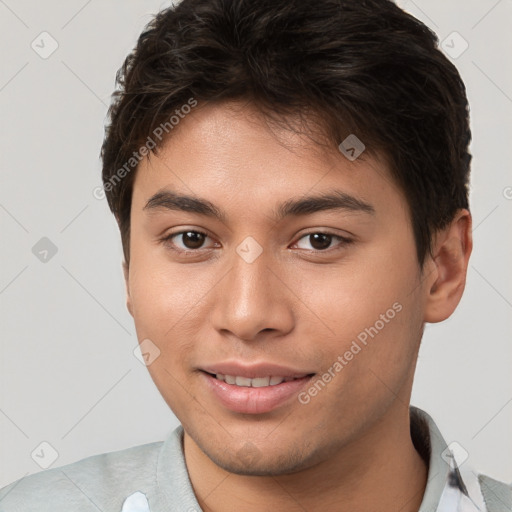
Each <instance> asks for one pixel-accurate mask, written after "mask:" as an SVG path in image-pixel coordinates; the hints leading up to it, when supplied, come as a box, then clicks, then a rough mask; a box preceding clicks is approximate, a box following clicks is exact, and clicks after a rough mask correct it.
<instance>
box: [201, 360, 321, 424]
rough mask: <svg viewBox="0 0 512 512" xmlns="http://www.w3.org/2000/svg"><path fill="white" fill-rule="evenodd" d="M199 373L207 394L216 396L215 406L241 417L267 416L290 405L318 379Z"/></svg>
mask: <svg viewBox="0 0 512 512" xmlns="http://www.w3.org/2000/svg"><path fill="white" fill-rule="evenodd" d="M199 373H200V375H201V377H202V382H203V383H204V384H205V387H206V391H207V393H209V394H211V395H212V396H213V398H214V399H215V402H217V403H218V404H219V405H220V406H221V407H222V408H224V409H228V410H229V411H231V412H235V413H240V414H264V413H268V412H271V411H273V410H275V409H278V408H282V407H284V406H287V405H290V404H291V403H293V398H296V397H297V396H298V394H299V393H300V391H301V390H302V389H303V388H304V387H305V386H307V385H308V383H309V381H310V380H311V378H312V377H313V376H314V375H315V374H314V373H302V374H294V375H278V374H275V375H255V376H253V377H247V376H245V375H231V374H226V373H212V372H210V371H205V370H201V371H200V372H199ZM295 401H296V400H295ZM296 402H297V401H296ZM297 403H298V402H297Z"/></svg>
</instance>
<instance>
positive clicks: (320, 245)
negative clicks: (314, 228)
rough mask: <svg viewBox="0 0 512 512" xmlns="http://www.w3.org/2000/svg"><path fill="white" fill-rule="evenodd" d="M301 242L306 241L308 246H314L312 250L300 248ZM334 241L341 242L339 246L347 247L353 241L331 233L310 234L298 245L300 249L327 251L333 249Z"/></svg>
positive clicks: (302, 238)
mask: <svg viewBox="0 0 512 512" xmlns="http://www.w3.org/2000/svg"><path fill="white" fill-rule="evenodd" d="M301 240H305V241H306V243H307V244H308V243H309V244H310V245H311V246H312V249H311V248H310V247H300V245H299V244H300V242H301ZM333 240H338V241H339V242H340V243H339V244H338V245H339V246H343V245H347V244H349V243H351V242H352V240H350V239H349V238H345V237H343V236H339V235H333V234H331V233H308V234H307V235H304V236H303V237H301V238H300V239H299V241H298V242H297V244H296V245H297V246H298V247H299V249H307V250H314V251H325V250H326V249H330V248H331V243H332V242H333Z"/></svg>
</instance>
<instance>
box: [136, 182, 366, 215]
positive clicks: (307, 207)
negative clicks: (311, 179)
mask: <svg viewBox="0 0 512 512" xmlns="http://www.w3.org/2000/svg"><path fill="white" fill-rule="evenodd" d="M143 210H147V211H149V212H151V211H158V210H175V211H183V212H191V213H197V214H199V215H205V216H207V217H213V218H216V219H218V220H220V221H222V222H226V219H227V216H226V214H225V213H224V212H222V211H221V210H220V209H219V208H217V207H216V206H215V205H214V204H213V203H211V202H210V201H208V200H206V199H200V198H198V197H194V196H187V195H181V194H177V193H175V192H172V191H170V190H161V191H159V192H157V193H156V194H154V195H153V196H151V198H150V199H149V200H148V202H147V203H146V205H145V206H144V208H143ZM327 210H345V211H348V212H354V213H366V214H370V215H375V208H374V207H373V206H372V205H371V204H369V203H366V202H364V201H362V200H361V199H358V198H356V197H354V196H351V195H349V194H347V193H346V192H342V191H341V190H332V191H330V192H328V193H324V194H321V195H316V196H308V197H303V198H299V199H288V200H287V201H285V202H284V203H281V204H280V205H279V206H278V207H277V209H276V210H274V212H273V213H274V217H275V219H276V220H277V221H280V220H282V219H284V218H285V217H290V216H293V217H296V216H300V215H311V214H313V213H316V212H321V211H327Z"/></svg>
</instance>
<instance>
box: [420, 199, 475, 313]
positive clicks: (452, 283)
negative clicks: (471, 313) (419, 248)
mask: <svg viewBox="0 0 512 512" xmlns="http://www.w3.org/2000/svg"><path fill="white" fill-rule="evenodd" d="M471 224H472V219H471V214H470V213H469V211H468V210H466V209H462V210H459V211H458V212H457V214H456V215H455V217H454V219H453V220H452V222H451V223H450V224H449V226H447V227H446V228H445V229H443V230H441V231H439V232H438V233H437V234H436V236H435V242H434V244H433V250H432V255H431V256H430V260H431V261H430V265H428V266H425V271H426V272H428V278H427V288H426V293H427V296H426V304H425V317H424V321H425V322H430V323H436V322H442V321H443V320H446V319H447V318H448V317H449V316H450V315H451V314H452V313H453V312H454V311H455V308H456V307H457V305H458V304H459V302H460V299H461V297H462V293H463V292H464V287H465V286H466V274H467V269H468V262H469V256H470V255H471V250H472V249H473V236H472V232H471ZM429 269H430V270H429Z"/></svg>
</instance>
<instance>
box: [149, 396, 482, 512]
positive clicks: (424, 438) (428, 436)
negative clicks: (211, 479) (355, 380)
mask: <svg viewBox="0 0 512 512" xmlns="http://www.w3.org/2000/svg"><path fill="white" fill-rule="evenodd" d="M409 411H410V420H411V421H410V424H411V427H410V428H411V438H412V441H413V444H414V446H415V448H416V450H417V451H418V452H419V454H420V455H421V456H422V457H423V459H424V460H425V462H426V463H427V465H428V477H427V485H426V488H425V493H424V495H423V500H422V502H421V505H420V509H419V512H486V509H485V505H484V504H483V501H482V499H481V495H480V493H479V492H478V491H477V489H478V487H477V482H476V478H473V477H475V475H474V473H473V472H472V471H466V473H465V477H464V478H463V477H462V475H461V472H460V470H459V468H458V466H457V464H456V462H455V458H454V457H453V453H452V451H451V450H450V448H449V447H448V446H447V444H446V442H445V440H444V438H443V436H442V435H441V432H440V431H439V429H438V428H437V425H436V424H435V422H434V420H433V419H432V418H431V417H430V416H429V415H428V414H427V413H426V412H425V411H423V410H421V409H419V408H418V407H414V406H410V408H409ZM156 479H157V486H158V490H159V492H158V496H157V497H156V501H155V503H154V505H155V510H186V511H188V510H190V511H192V510H194V511H200V510H201V508H200V506H199V504H198V502H197V500H196V497H195V495H194V491H193V489H192V484H191V482H190V479H189V476H188V472H187V468H186V464H185V458H184V452H183V427H182V426H181V425H179V426H178V427H177V428H176V429H175V430H174V431H173V432H172V433H171V435H170V436H169V437H168V438H167V440H166V441H165V442H164V443H163V445H162V449H161V450H160V453H159V456H158V463H157V475H156ZM468 489H469V490H468ZM454 504H456V506H454ZM152 509H153V508H152Z"/></svg>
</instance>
